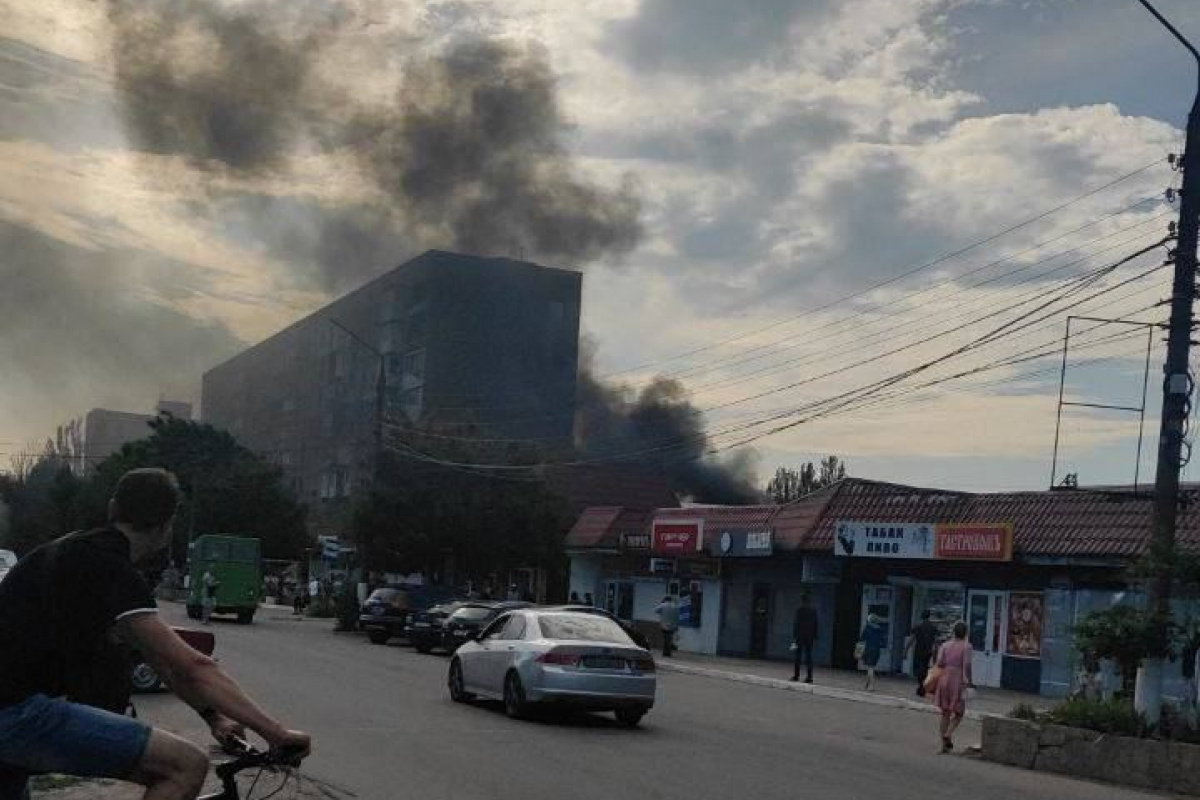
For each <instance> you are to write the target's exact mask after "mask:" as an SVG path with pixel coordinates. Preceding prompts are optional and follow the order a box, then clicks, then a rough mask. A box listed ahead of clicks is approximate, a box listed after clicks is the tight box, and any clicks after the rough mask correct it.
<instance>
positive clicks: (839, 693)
mask: <svg viewBox="0 0 1200 800" xmlns="http://www.w3.org/2000/svg"><path fill="white" fill-rule="evenodd" d="M656 663H657V664H658V669H659V670H660V671H663V672H678V673H681V674H684V675H696V676H699V677H702V678H713V679H716V680H723V681H731V682H733V683H745V684H749V685H751V686H762V687H764V688H767V689H777V690H781V691H785V692H798V693H800V694H811V695H816V696H817V697H829V698H832V699H835V700H849V701H851V702H853V703H866V704H868V705H874V706H885V707H887V708H902V709H905V710H908V711H920V712H922V713H925V714H937V713H938V710H937V708H935V707H934V706H933V705H931V704H929V703H925V702H921V701H918V700H908V699H906V698H903V697H894V696H892V695H887V694H872V693H869V692H860V691H855V690H854V689H839V688H837V687H834V686H820V685H818V684H813V683H792V682H791V681H785V680H780V679H778V678H764V677H762V676H760V675H747V674H745V673H741V672H726V671H725V670H720V669H709V668H708V667H693V666H691V665H690V664H678V663H664V662H663V661H661V660H660V661H657V662H656ZM997 716H1001V715H999V714H993V713H991V712H986V711H971V710H968V711H967V714H966V718H967V719H969V720H974V721H975V722H980V721H982V720H983V719H984V718H986V717H997Z"/></svg>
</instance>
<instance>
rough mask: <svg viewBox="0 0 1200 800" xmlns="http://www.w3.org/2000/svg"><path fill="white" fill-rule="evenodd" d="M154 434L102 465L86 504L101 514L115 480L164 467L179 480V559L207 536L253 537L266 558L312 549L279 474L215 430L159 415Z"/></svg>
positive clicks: (175, 548) (175, 547) (174, 548)
mask: <svg viewBox="0 0 1200 800" xmlns="http://www.w3.org/2000/svg"><path fill="white" fill-rule="evenodd" d="M150 428H151V431H152V432H151V435H150V436H148V437H147V438H145V439H138V440H137V441H133V442H128V443H126V444H125V445H124V446H122V447H121V449H120V451H118V452H117V453H114V454H113V455H111V456H109V457H108V458H106V459H105V460H104V461H102V462H101V463H100V465H99V466H98V467H97V469H96V472H95V474H94V476H92V478H91V480H90V481H89V482H88V484H87V488H86V490H85V495H86V498H87V501H86V503H87V506H88V508H89V509H90V511H91V513H92V514H93V515H99V516H101V517H102V515H103V513H104V507H105V506H106V504H107V501H108V498H109V497H110V496H111V495H112V491H113V488H114V487H115V486H116V483H117V480H118V479H119V478H120V477H121V475H123V474H124V473H125V472H127V471H128V470H131V469H136V468H138V467H162V468H164V469H168V470H170V471H171V472H173V473H175V475H176V476H177V477H178V478H179V483H180V487H181V488H182V490H183V494H184V498H185V499H184V504H183V507H182V508H181V509H180V513H179V514H178V515H177V516H176V519H175V532H174V537H173V541H172V543H171V555H172V557H173V560H174V561H177V562H178V561H182V560H183V557H184V555H185V554H186V552H187V544H188V541H189V540H190V538H192V537H193V536H195V535H200V534H204V533H224V534H230V535H235V536H239V535H240V536H252V537H256V538H258V539H260V540H261V541H262V552H263V556H264V557H266V558H280V559H294V558H300V557H301V556H302V555H303V553H304V548H305V547H306V546H308V543H309V541H308V534H307V532H306V531H305V527H304V510H303V508H302V507H301V506H300V504H299V503H298V502H297V500H296V498H295V496H294V495H293V494H292V492H291V490H290V489H289V488H287V487H286V486H285V485H284V483H283V478H282V474H281V473H280V471H279V469H278V468H276V467H274V466H272V465H270V464H268V463H267V462H265V461H263V460H262V459H261V458H259V457H258V456H257V455H255V454H254V453H252V452H250V451H249V450H247V449H246V448H244V447H242V446H241V445H239V444H238V443H237V440H235V439H234V438H233V436H231V435H230V434H228V433H226V432H224V431H219V430H217V429H216V428H214V427H212V426H211V425H205V424H201V423H198V422H191V421H188V420H180V419H175V418H173V417H170V416H162V417H159V418H158V419H156V420H154V421H152V422H151V423H150Z"/></svg>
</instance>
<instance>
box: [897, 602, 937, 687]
mask: <svg viewBox="0 0 1200 800" xmlns="http://www.w3.org/2000/svg"><path fill="white" fill-rule="evenodd" d="M932 616H933V615H932V614H930V613H929V611H922V612H921V623H920V624H919V625H917V627H915V628H913V629H912V631H911V632H910V633H909V634H908V642H907V643H906V644H905V648H904V649H905V650H906V651H912V654H913V662H912V665H913V677H914V678H916V679H917V696H918V697H924V696H925V678H926V676H928V675H929V662H930V661H932V660H933V650H934V648H935V647H936V646H937V638H938V629H937V626H936V625H934V624H933V622H932V621H931V620H930V617H932Z"/></svg>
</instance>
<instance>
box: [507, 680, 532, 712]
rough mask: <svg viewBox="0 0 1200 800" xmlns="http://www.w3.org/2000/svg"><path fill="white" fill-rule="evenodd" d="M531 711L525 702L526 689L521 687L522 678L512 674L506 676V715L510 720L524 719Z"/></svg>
mask: <svg viewBox="0 0 1200 800" xmlns="http://www.w3.org/2000/svg"><path fill="white" fill-rule="evenodd" d="M528 711H529V704H528V703H526V702H525V687H523V686H522V685H521V676H519V675H517V673H516V672H510V673H508V675H506V676H504V713H505V714H507V715H508V716H509V718H510V719H524V718H525V715H526V714H527V713H528Z"/></svg>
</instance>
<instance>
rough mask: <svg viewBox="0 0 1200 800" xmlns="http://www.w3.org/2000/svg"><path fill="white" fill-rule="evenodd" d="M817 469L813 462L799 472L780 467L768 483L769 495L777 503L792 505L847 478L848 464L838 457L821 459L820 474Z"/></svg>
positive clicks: (801, 467) (803, 465)
mask: <svg viewBox="0 0 1200 800" xmlns="http://www.w3.org/2000/svg"><path fill="white" fill-rule="evenodd" d="M817 469H818V468H817V467H816V466H814V465H813V463H812V462H811V461H809V462H807V463H805V464H802V465H801V466H800V469H799V470H794V469H790V468H788V467H780V468H779V469H777V470H775V477H774V478H772V479H771V480H770V482H769V483H767V494H769V495H770V496H771V498H772V499H773V500H774V501H775V502H776V503H790V502H791V501H793V500H797V499H799V498H801V497H804V496H805V495H806V494H810V493H812V492H815V491H817V490H818V489H824V488H825V487H826V486H831V485H833V484H834V483H837V482H838V481H840V480H842V479H843V478H845V477H846V464H845V463H844V462H843V461H841V459H839V458H838V457H837V456H826V457H825V458H823V459H821V466H820V472H819V473H818V471H817Z"/></svg>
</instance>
